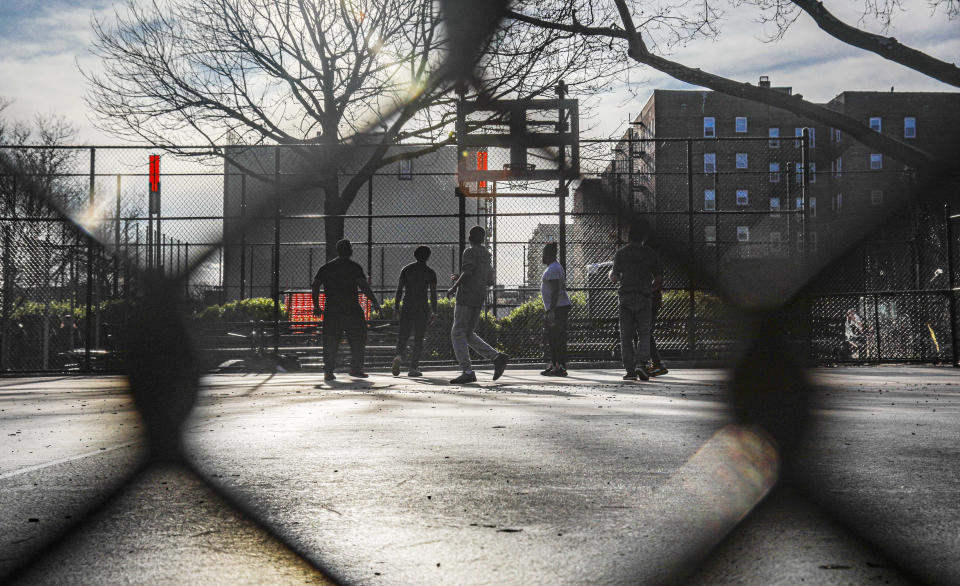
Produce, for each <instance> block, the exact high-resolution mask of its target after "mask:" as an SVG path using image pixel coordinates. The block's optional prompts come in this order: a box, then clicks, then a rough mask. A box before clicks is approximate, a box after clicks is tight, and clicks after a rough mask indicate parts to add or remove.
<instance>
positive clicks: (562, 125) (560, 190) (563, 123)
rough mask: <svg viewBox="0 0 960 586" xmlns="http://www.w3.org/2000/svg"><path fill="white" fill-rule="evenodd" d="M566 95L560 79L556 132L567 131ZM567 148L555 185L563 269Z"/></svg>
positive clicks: (561, 153) (562, 149)
mask: <svg viewBox="0 0 960 586" xmlns="http://www.w3.org/2000/svg"><path fill="white" fill-rule="evenodd" d="M566 97H567V84H565V83H563V80H560V83H559V84H557V98H558V100H559V102H560V108H559V118H560V119H559V121H558V123H557V133H566V132H567V115H566V110H565V109H564V108H563V100H564V98H566ZM566 158H567V149H566V147H565V146H564V145H563V144H561V145H560V149H559V154H558V157H557V161H558V163H559V166H560V180H559V186H558V187H557V196H558V198H559V202H558V203H559V208H558V211H557V215H558V216H559V217H558V221H559V224H560V225H559V227H558V234H557V240H559V242H558V244H559V246H558V248H559V250H558V252H559V256H560V259H559V260H560V264H561V265H563V269H564V270H566V269H567V178H566V176H565V175H566V170H567V161H566ZM494 296H496V289H494Z"/></svg>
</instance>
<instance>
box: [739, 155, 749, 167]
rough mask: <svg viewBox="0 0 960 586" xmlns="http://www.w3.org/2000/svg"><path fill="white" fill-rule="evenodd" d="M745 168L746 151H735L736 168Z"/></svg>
mask: <svg viewBox="0 0 960 586" xmlns="http://www.w3.org/2000/svg"><path fill="white" fill-rule="evenodd" d="M746 168H747V153H737V169H746Z"/></svg>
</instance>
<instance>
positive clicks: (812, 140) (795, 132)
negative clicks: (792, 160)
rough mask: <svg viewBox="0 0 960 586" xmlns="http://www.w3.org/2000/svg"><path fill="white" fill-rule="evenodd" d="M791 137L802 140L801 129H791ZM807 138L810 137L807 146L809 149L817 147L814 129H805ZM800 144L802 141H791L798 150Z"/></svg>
mask: <svg viewBox="0 0 960 586" xmlns="http://www.w3.org/2000/svg"><path fill="white" fill-rule="evenodd" d="M793 135H794V136H796V137H797V138H798V139H799V138H802V137H803V128H794V129H793ZM807 136H809V137H810V145H809V146H810V148H813V147H815V146H817V134H816V131H815V129H814V128H813V127H812V126H811V127H809V128H807ZM801 143H802V141H800V140H795V141H793V146H794V147H796V148H800V145H801Z"/></svg>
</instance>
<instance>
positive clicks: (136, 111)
mask: <svg viewBox="0 0 960 586" xmlns="http://www.w3.org/2000/svg"><path fill="white" fill-rule="evenodd" d="M495 23H496V19H494V24H495ZM94 28H95V37H96V38H95V41H94V44H93V52H94V53H95V54H96V55H98V56H100V57H101V58H102V60H103V64H104V70H103V72H102V73H91V74H88V75H87V78H88V80H89V82H90V92H89V95H88V102H89V104H90V106H91V107H92V108H93V110H94V111H95V112H96V113H97V114H98V122H99V125H100V127H101V128H103V129H105V130H107V131H109V132H111V133H113V134H115V135H117V136H122V137H128V138H133V139H137V140H140V141H144V140H145V141H147V142H148V143H150V144H152V145H156V146H158V147H164V148H167V149H171V150H173V149H174V147H175V146H176V145H177V144H178V143H180V142H189V141H195V140H197V139H198V138H199V139H201V140H203V141H204V142H205V143H206V144H207V145H209V146H210V147H211V148H210V150H209V151H207V153H208V154H210V153H215V152H217V150H216V148H215V147H216V146H218V145H220V144H223V143H225V142H228V141H232V142H239V143H242V144H248V145H260V144H271V143H272V144H288V145H300V146H301V147H303V148H300V149H299V150H298V152H299V153H300V154H301V155H302V156H303V157H304V158H305V160H308V161H310V164H311V165H313V168H315V169H316V170H317V174H316V180H315V183H316V186H317V187H319V188H320V189H321V190H322V191H323V193H324V208H323V209H324V214H326V217H327V219H326V221H325V239H326V243H327V247H326V249H327V254H328V255H331V254H333V251H334V250H335V247H334V244H335V242H336V241H337V240H338V239H339V238H341V237H342V235H343V218H342V217H341V215H342V214H344V213H346V211H347V209H348V208H349V206H350V204H351V202H352V201H353V200H354V198H355V197H356V195H357V193H358V192H359V191H360V189H361V187H362V186H363V184H364V183H365V182H366V181H367V179H368V178H369V177H370V175H371V174H373V173H374V172H375V171H376V170H377V169H379V168H382V167H383V166H384V165H388V164H390V163H393V162H395V161H396V160H397V159H400V158H413V157H416V156H419V155H421V154H424V153H426V152H428V151H431V150H436V149H439V148H440V147H442V146H443V145H445V144H451V143H452V142H453V141H454V138H453V137H452V135H451V134H450V132H449V131H450V129H451V123H452V120H453V114H454V105H455V99H456V96H455V95H453V93H452V92H451V91H450V90H451V88H452V86H453V84H454V82H453V80H452V77H451V76H445V75H443V74H439V73H438V71H440V70H441V68H442V67H444V66H445V65H446V66H447V67H449V66H450V64H452V63H455V62H456V60H454V59H452V58H451V55H452V54H453V53H457V52H458V47H457V46H456V44H455V43H454V44H451V34H453V33H452V32H451V31H449V30H446V29H445V26H444V22H443V19H442V14H440V13H439V11H438V8H437V7H436V6H435V4H434V2H432V1H430V0H414V1H410V0H356V1H353V2H349V3H347V2H342V1H341V0H171V1H170V2H166V3H162V4H161V3H158V2H154V3H153V4H151V5H149V6H147V7H140V6H139V4H138V3H135V2H130V3H129V4H128V5H127V7H126V9H125V11H124V12H123V13H121V14H118V15H117V16H116V19H115V22H114V23H112V24H110V25H108V24H105V23H103V22H96V23H95V27H94ZM484 32H485V35H486V36H485V37H484V38H483V39H479V40H478V42H482V46H483V47H485V49H486V50H485V51H481V52H477V53H476V54H474V53H473V52H469V51H459V53H457V57H458V58H459V59H463V58H464V56H465V55H466V56H468V57H469V58H470V62H469V66H468V67H467V66H465V65H463V64H460V65H459V66H461V67H466V68H467V69H473V70H475V71H476V72H477V75H478V76H479V77H480V78H485V79H490V80H495V83H489V84H485V85H484V84H483V83H477V84H475V85H476V86H478V87H482V88H483V91H484V92H485V96H486V97H488V98H503V97H531V96H536V95H539V94H542V93H544V92H550V91H552V89H553V87H554V85H556V83H557V82H559V81H560V80H561V79H565V78H566V80H567V83H568V84H569V85H572V86H574V87H578V86H579V89H580V91H583V92H587V93H589V92H590V91H591V90H596V89H599V88H601V87H603V86H604V85H605V83H604V82H605V80H608V79H610V78H611V77H614V76H616V75H617V74H618V73H619V72H621V71H623V70H624V69H625V67H626V66H627V64H626V62H625V61H624V60H616V59H612V58H610V56H611V55H613V54H614V53H613V52H610V51H606V52H598V51H597V50H596V45H598V44H601V42H600V41H598V40H597V39H593V38H590V37H582V36H578V35H571V34H569V33H567V32H564V31H555V30H551V29H544V28H540V27H529V26H528V25H526V24H524V23H513V24H512V25H511V24H509V23H508V24H507V25H506V26H503V27H501V28H500V29H493V28H490V29H484ZM493 47H496V48H497V49H496V50H491V49H492V48H493ZM600 63H605V64H606V65H607V66H606V67H599V68H597V67H587V66H588V65H594V66H595V65H598V64H600ZM588 70H589V71H590V73H587V71H588ZM371 128H373V129H375V130H376V131H377V132H368V133H366V135H365V136H364V139H363V147H362V148H352V147H351V141H353V140H354V137H355V136H356V135H357V133H358V132H361V131H365V130H369V129H371ZM404 141H406V142H408V143H410V142H413V141H418V142H424V141H426V142H429V143H431V144H430V145H429V146H426V147H424V148H420V149H405V150H404V151H403V153H402V154H395V153H396V151H394V154H391V151H390V147H391V146H392V145H395V144H397V143H398V142H404ZM306 145H319V146H320V147H321V148H319V149H318V148H306ZM347 153H348V154H347ZM348 158H349V160H350V162H351V166H352V167H353V169H356V172H355V173H352V174H351V175H350V177H349V178H348V179H343V180H342V179H341V177H342V176H341V174H340V173H339V172H338V171H339V170H340V167H339V163H338V162H339V161H343V160H345V159H348ZM303 187H306V186H303Z"/></svg>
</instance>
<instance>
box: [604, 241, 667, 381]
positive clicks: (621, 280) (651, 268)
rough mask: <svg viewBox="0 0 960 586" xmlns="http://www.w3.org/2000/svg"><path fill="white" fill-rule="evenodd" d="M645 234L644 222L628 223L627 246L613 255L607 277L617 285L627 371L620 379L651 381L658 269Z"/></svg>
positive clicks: (621, 347)
mask: <svg viewBox="0 0 960 586" xmlns="http://www.w3.org/2000/svg"><path fill="white" fill-rule="evenodd" d="M646 236H647V226H646V224H645V223H642V222H635V223H634V224H633V225H631V226H630V231H629V233H628V236H627V240H628V242H627V245H626V246H624V247H623V248H621V249H620V250H618V251H617V252H616V254H614V255H613V268H611V269H610V280H611V281H613V282H614V283H618V284H619V287H618V291H617V297H618V299H619V301H620V351H621V355H622V357H623V368H624V370H626V374H624V375H623V380H637V379H638V378H639V379H640V380H650V377H649V376H648V375H647V371H646V368H645V366H646V363H647V360H649V359H650V332H651V317H652V315H653V302H652V299H651V297H652V295H653V283H654V281H655V280H656V279H657V278H659V277H660V275H661V270H660V263H659V261H658V260H657V254H656V253H655V252H654V251H653V249H651V248H650V247H649V246H646V245H645V244H644V240H645V239H646ZM638 365H639V367H638Z"/></svg>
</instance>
